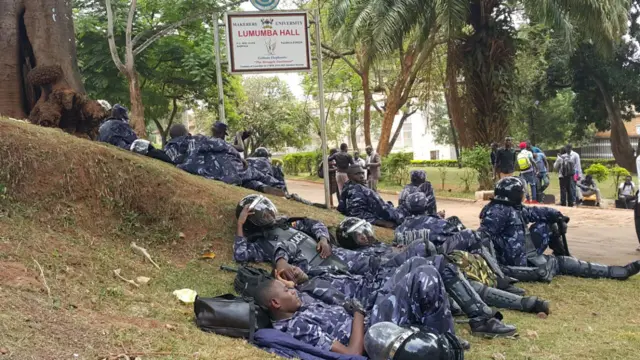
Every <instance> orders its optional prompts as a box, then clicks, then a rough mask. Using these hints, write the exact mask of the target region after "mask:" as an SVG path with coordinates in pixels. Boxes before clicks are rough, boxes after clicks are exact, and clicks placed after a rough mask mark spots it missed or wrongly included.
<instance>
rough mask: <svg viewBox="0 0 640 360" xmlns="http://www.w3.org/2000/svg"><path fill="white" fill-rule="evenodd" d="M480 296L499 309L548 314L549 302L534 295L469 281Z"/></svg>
mask: <svg viewBox="0 0 640 360" xmlns="http://www.w3.org/2000/svg"><path fill="white" fill-rule="evenodd" d="M469 282H470V283H471V286H473V289H474V290H475V291H476V292H477V293H478V295H480V298H482V300H483V301H484V302H485V303H487V305H489V306H494V307H497V308H500V309H509V310H518V311H522V312H526V313H534V314H537V313H541V312H542V313H545V314H547V315H549V313H550V309H549V302H548V301H545V300H542V299H539V298H537V297H535V296H526V297H522V296H519V295H515V294H511V293H509V292H506V291H502V290H499V289H494V288H491V287H488V286H486V285H484V284H482V283H479V282H477V281H469Z"/></svg>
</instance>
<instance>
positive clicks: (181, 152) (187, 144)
mask: <svg viewBox="0 0 640 360" xmlns="http://www.w3.org/2000/svg"><path fill="white" fill-rule="evenodd" d="M206 140H207V137H206V136H203V135H187V136H180V137H177V138H174V139H171V140H169V141H168V142H167V144H166V145H165V146H164V151H165V153H167V155H168V156H169V158H171V161H173V163H174V164H176V166H177V165H180V164H182V163H184V162H185V160H186V159H187V156H189V154H190V153H191V152H192V151H194V150H195V149H196V147H197V144H198V143H200V142H203V141H206Z"/></svg>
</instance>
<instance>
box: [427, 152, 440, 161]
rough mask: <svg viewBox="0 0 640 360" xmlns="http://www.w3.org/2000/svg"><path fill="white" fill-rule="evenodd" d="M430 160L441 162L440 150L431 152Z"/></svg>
mask: <svg viewBox="0 0 640 360" xmlns="http://www.w3.org/2000/svg"><path fill="white" fill-rule="evenodd" d="M429 158H430V159H431V160H440V150H431V154H430V156H429Z"/></svg>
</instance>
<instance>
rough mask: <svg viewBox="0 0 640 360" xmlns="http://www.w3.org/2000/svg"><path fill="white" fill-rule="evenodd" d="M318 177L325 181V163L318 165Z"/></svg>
mask: <svg viewBox="0 0 640 360" xmlns="http://www.w3.org/2000/svg"><path fill="white" fill-rule="evenodd" d="M317 175H318V177H319V178H320V179H324V162H322V161H320V163H318V170H317Z"/></svg>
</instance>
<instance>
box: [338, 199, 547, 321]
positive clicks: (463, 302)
mask: <svg viewBox="0 0 640 360" xmlns="http://www.w3.org/2000/svg"><path fill="white" fill-rule="evenodd" d="M413 195H416V196H421V197H423V198H424V194H422V193H420V194H413ZM336 238H337V240H338V243H339V244H340V246H341V247H343V248H346V249H351V250H355V251H359V252H362V253H367V254H371V255H377V256H379V257H380V258H381V259H382V261H383V262H386V263H385V266H388V267H394V268H395V267H397V266H398V265H399V264H402V262H403V261H406V259H407V258H408V257H409V256H418V257H425V258H426V259H428V260H430V262H431V264H432V265H434V267H435V268H436V269H438V272H439V273H440V275H441V276H442V278H443V279H444V283H445V288H446V290H447V293H448V294H449V296H450V297H451V298H452V299H453V300H455V301H456V303H457V305H458V306H459V307H460V308H461V309H460V310H461V311H462V312H463V313H464V314H466V315H467V316H469V317H470V318H474V317H483V315H484V314H482V313H481V312H477V310H478V309H481V308H482V305H480V306H478V303H479V302H478V301H477V299H476V297H477V295H478V294H479V295H480V299H481V300H482V301H484V302H486V303H487V304H488V305H489V306H495V307H498V308H503V309H511V310H518V311H523V312H531V313H540V312H543V313H545V314H547V315H548V314H549V313H550V309H549V303H548V302H547V301H544V300H542V299H538V298H537V297H535V296H528V297H522V296H520V295H519V294H523V293H524V291H522V292H517V293H516V294H514V293H511V292H507V291H503V290H499V289H498V288H496V287H497V286H498V283H499V282H498V281H497V280H498V279H497V278H496V274H495V273H494V272H493V270H492V269H491V267H490V266H489V265H487V262H486V261H485V259H484V258H483V257H482V256H481V255H476V254H471V253H469V252H467V251H461V250H455V249H453V250H449V249H445V248H443V247H438V248H437V249H436V247H435V246H434V245H433V243H431V242H430V241H429V240H428V239H422V240H419V241H414V242H413V243H411V244H409V245H407V246H406V247H405V248H403V249H401V250H399V249H398V248H397V247H393V246H391V245H388V244H384V243H381V242H379V241H378V240H377V239H376V238H375V234H374V229H373V227H372V226H371V225H370V224H369V223H367V222H365V221H364V220H360V219H357V218H346V219H344V220H343V221H342V222H341V223H340V225H339V226H338V229H337V231H336ZM443 250H444V252H443ZM407 254H408V255H407ZM439 254H441V255H439ZM460 271H462V274H461V273H460ZM463 274H464V275H465V276H466V277H467V278H468V280H469V282H468V283H467V279H464V278H462V277H461V275H463ZM503 276H504V275H503ZM346 292H347V293H348V294H347V295H349V294H350V293H349V292H348V291H346ZM476 293H477V294H476ZM356 294H357V293H356ZM469 299H474V300H469ZM360 300H361V301H362V302H363V303H366V300H363V299H360ZM472 330H473V327H472Z"/></svg>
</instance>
